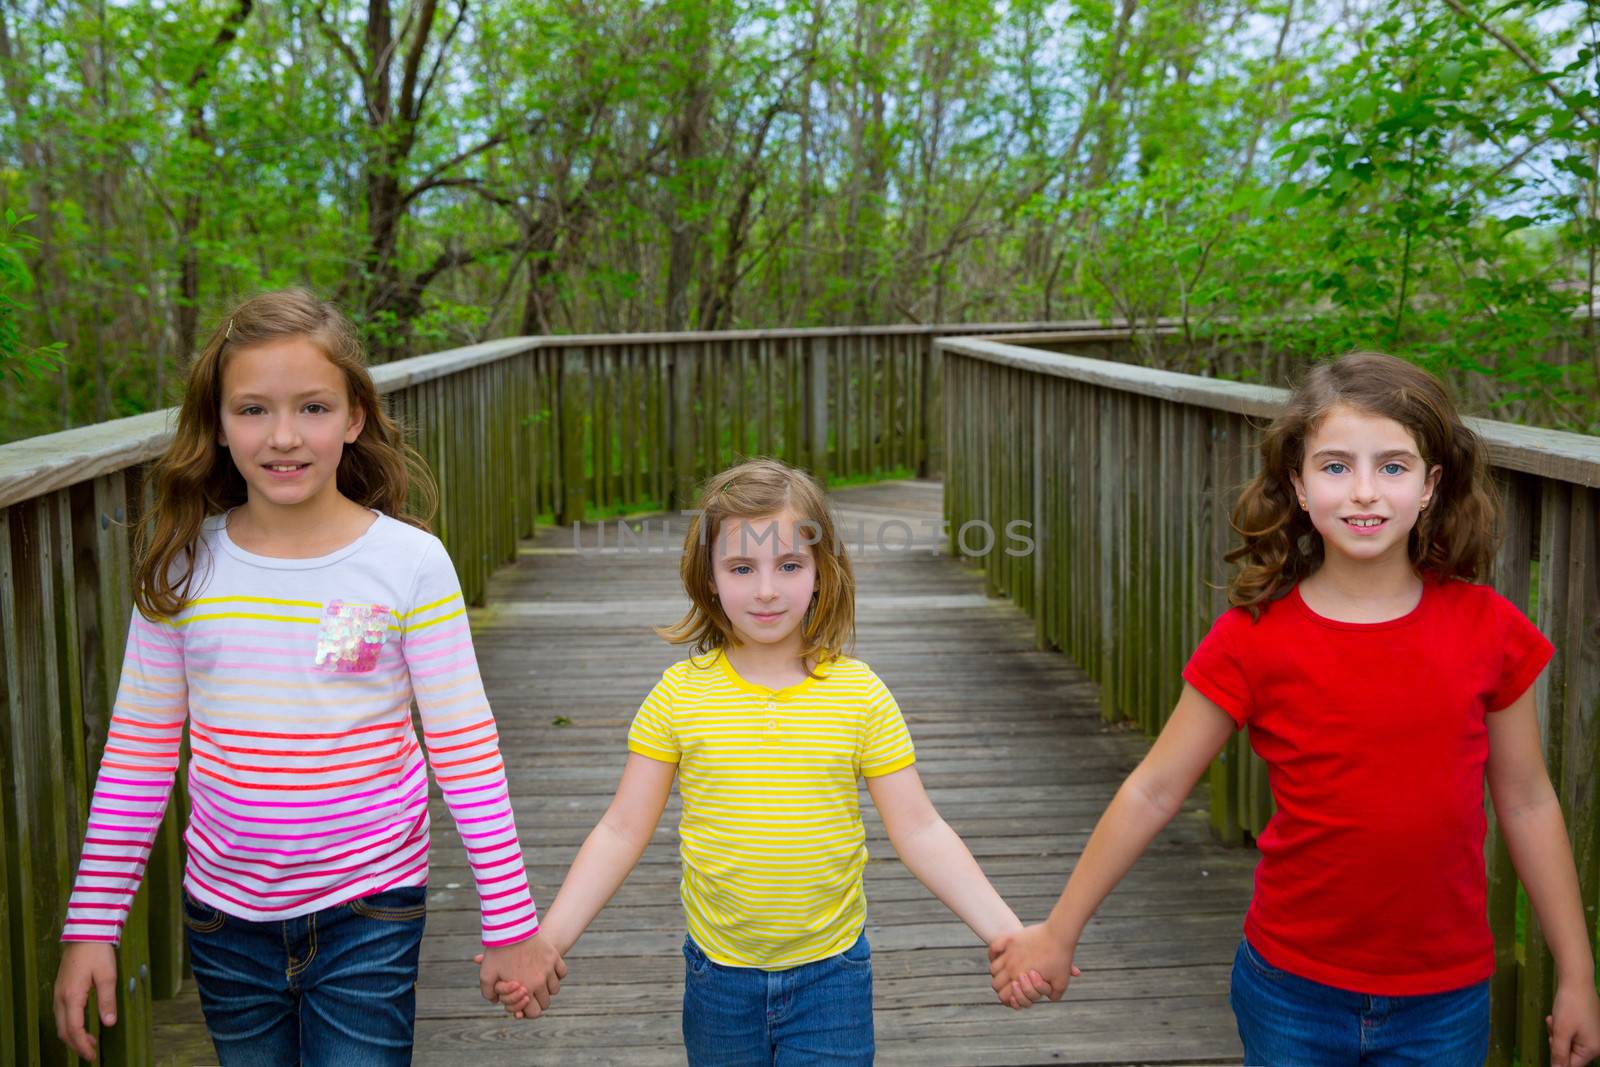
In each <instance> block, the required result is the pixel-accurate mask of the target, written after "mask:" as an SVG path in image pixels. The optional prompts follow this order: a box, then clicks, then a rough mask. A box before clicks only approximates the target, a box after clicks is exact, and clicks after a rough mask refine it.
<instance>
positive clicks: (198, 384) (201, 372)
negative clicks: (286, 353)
mask: <svg viewBox="0 0 1600 1067" xmlns="http://www.w3.org/2000/svg"><path fill="white" fill-rule="evenodd" d="M292 337H298V338H305V339H306V340H308V341H310V342H311V343H312V344H314V345H316V346H317V347H318V348H320V349H321V350H322V352H323V354H324V355H326V356H327V357H328V362H330V363H332V364H333V365H334V366H335V367H337V368H339V370H340V371H342V372H343V373H344V380H345V385H346V387H347V388H348V390H349V399H350V405H351V407H352V408H353V409H354V408H359V409H360V410H361V411H362V412H364V413H365V414H366V424H365V425H364V426H363V427H362V429H361V435H360V436H359V437H357V438H356V439H355V441H353V442H352V443H350V444H348V445H345V446H344V454H343V455H342V456H341V457H340V459H339V470H338V474H337V476H336V477H337V479H338V487H339V492H341V493H343V494H344V495H345V496H346V497H349V498H350V499H351V500H353V501H355V502H356V503H358V504H360V505H362V506H363V507H368V508H376V509H377V510H379V511H381V512H383V513H384V514H385V515H389V516H392V517H393V518H396V519H399V520H400V521H402V522H407V523H410V524H411V525H413V526H418V527H421V528H422V529H427V526H428V520H429V519H430V518H432V516H433V511H434V508H435V506H436V504H437V500H438V492H437V489H436V487H435V485H434V481H433V475H432V473H431V472H430V471H429V470H428V467H427V464H426V463H424V462H423V459H422V457H421V456H420V455H419V454H418V453H417V451H416V450H415V449H413V448H412V447H411V446H410V445H408V444H406V442H405V439H404V437H403V436H402V435H401V430H400V426H399V424H398V423H397V422H396V421H395V420H394V419H393V418H391V417H390V416H389V415H388V413H387V412H385V411H384V409H383V404H382V402H381V401H380V400H379V398H378V390H377V388H376V387H375V386H374V385H373V384H372V375H371V374H369V373H368V372H367V360H366V352H365V350H364V349H363V348H362V345H361V339H360V337H359V336H358V335H357V334H356V330H355V327H354V326H353V325H352V324H351V323H350V320H349V319H347V318H345V317H344V315H343V314H341V313H340V311H339V309H338V308H336V307H334V306H333V305H332V304H330V303H328V302H327V301H325V300H320V299H318V298H317V297H316V296H314V295H312V294H311V293H310V292H308V291H306V290H305V289H281V290H278V291H276V292H269V293H262V294H260V295H259V296H253V297H251V298H250V299H249V300H246V301H245V302H244V303H242V304H240V305H239V306H238V307H236V308H234V309H233V311H231V312H229V313H228V314H227V315H226V316H224V317H223V318H222V320H221V321H220V322H218V323H217V326H216V329H214V330H212V331H211V336H210V338H208V339H207V341H206V343H205V347H203V348H201V349H200V353H199V354H198V355H197V356H195V359H194V362H193V363H192V364H191V365H190V367H189V381H188V385H187V387H186V389H185V390H184V394H183V405H182V406H181V407H180V408H179V409H178V424H177V427H176V429H175V430H174V432H173V437H172V443H171V444H169V445H168V446H167V450H166V451H165V452H164V453H162V455H161V457H160V458H159V459H157V460H156V461H155V463H154V464H153V465H152V466H151V470H150V479H151V482H152V488H153V493H152V497H153V499H152V502H151V506H150V508H149V509H148V511H147V512H146V514H145V516H144V518H143V521H141V523H140V525H139V531H138V538H137V558H138V564H137V566H136V568H135V571H134V591H133V597H134V603H136V604H137V605H138V606H139V611H140V612H141V613H142V614H143V615H144V616H145V617H146V618H149V619H157V618H165V617H169V616H172V615H175V614H177V613H178V612H179V611H182V610H183V607H184V605H185V604H187V603H188V602H189V599H190V595H191V594H190V589H191V586H192V585H193V582H194V578H195V574H194V553H195V543H196V541H197V540H198V539H199V537H200V528H201V525H202V524H203V523H204V522H205V520H206V518H207V517H209V516H211V515H216V514H219V513H221V512H223V511H226V510H227V509H229V508H231V507H236V506H238V505H240V504H243V503H244V502H245V499H246V495H247V494H246V490H245V481H244V476H243V475H242V474H240V473H239V471H238V469H237V468H236V467H235V466H234V465H233V459H232V457H231V456H230V455H229V454H228V450H227V449H226V448H224V447H223V446H222V445H220V444H218V434H219V431H220V430H221V427H222V372H223V370H224V368H225V367H226V366H227V365H228V360H229V358H230V357H231V356H232V355H233V354H234V353H235V352H238V351H240V350H242V349H246V348H250V347H252V346H254V345H259V344H264V343H266V342H269V341H277V340H282V339H284V338H292Z"/></svg>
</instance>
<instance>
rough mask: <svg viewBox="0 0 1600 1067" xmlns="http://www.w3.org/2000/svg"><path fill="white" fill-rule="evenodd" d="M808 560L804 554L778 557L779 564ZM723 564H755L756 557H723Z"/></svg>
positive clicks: (789, 554)
mask: <svg viewBox="0 0 1600 1067" xmlns="http://www.w3.org/2000/svg"><path fill="white" fill-rule="evenodd" d="M806 558H807V557H806V554H805V553H804V552H785V553H784V554H783V555H781V556H779V557H778V562H779V563H785V562H787V561H789V560H791V559H806ZM722 562H723V563H754V562H755V557H754V556H723V557H722Z"/></svg>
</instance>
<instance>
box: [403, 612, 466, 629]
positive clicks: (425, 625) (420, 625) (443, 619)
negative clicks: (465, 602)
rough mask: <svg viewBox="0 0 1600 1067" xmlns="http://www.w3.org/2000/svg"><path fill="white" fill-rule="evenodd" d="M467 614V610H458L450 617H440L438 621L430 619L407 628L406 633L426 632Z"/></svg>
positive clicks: (449, 615)
mask: <svg viewBox="0 0 1600 1067" xmlns="http://www.w3.org/2000/svg"><path fill="white" fill-rule="evenodd" d="M466 613H467V609H466V608H457V609H456V610H455V611H452V612H451V613H450V614H448V615H440V616H439V617H438V618H437V619H429V620H428V621H427V622H419V623H417V624H416V625H415V626H407V627H406V631H405V632H406V633H408V634H413V633H416V632H417V631H418V630H426V629H427V628H428V627H430V626H432V625H433V624H434V623H438V622H447V621H449V620H450V619H453V618H455V617H456V616H458V615H465V614H466ZM412 614H413V615H415V614H416V612H412Z"/></svg>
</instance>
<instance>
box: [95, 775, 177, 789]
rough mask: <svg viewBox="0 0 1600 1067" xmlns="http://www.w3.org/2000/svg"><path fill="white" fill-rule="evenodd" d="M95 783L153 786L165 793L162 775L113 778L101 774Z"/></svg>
mask: <svg viewBox="0 0 1600 1067" xmlns="http://www.w3.org/2000/svg"><path fill="white" fill-rule="evenodd" d="M95 782H96V783H99V782H110V783H111V784H113V785H153V786H157V787H158V788H160V789H161V791H162V792H163V793H165V792H166V788H165V776H164V775H163V776H161V777H157V778H113V777H111V776H110V775H109V774H102V775H101V776H100V777H98V778H96V779H95Z"/></svg>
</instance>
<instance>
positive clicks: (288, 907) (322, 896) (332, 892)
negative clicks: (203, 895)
mask: <svg viewBox="0 0 1600 1067" xmlns="http://www.w3.org/2000/svg"><path fill="white" fill-rule="evenodd" d="M413 858H414V857H407V859H406V860H405V861H402V862H409V861H410V860H411V859H413ZM427 869H428V863H427V860H423V862H422V865H421V866H420V867H416V868H413V869H412V870H411V871H407V872H405V873H404V874H401V875H400V876H399V878H396V879H394V881H391V882H389V883H388V884H387V885H385V886H384V888H385V889H387V888H388V886H390V885H394V884H395V882H398V881H401V880H403V879H404V878H406V877H407V875H409V874H412V873H414V872H415V871H418V870H423V871H425V870H427ZM392 870H393V868H390V869H389V870H386V871H380V872H378V877H382V876H383V875H386V874H388V873H390V871H392ZM189 877H190V878H193V879H194V881H195V884H197V885H199V886H202V887H203V888H204V889H205V890H206V892H207V893H210V894H211V895H212V896H216V897H220V898H221V899H223V900H226V901H228V902H229V903H232V904H237V905H238V906H239V907H241V908H243V909H245V910H247V911H266V912H283V911H293V910H294V909H296V908H298V907H300V906H301V905H304V904H307V903H310V902H312V901H316V900H326V899H328V898H330V897H334V896H337V895H338V894H339V893H341V892H343V891H344V890H346V889H349V888H350V887H351V886H353V885H357V884H359V883H360V882H361V881H362V879H360V878H355V879H351V880H350V881H348V882H346V883H344V884H343V885H339V886H334V887H333V888H331V889H329V890H327V891H326V892H323V893H314V894H311V895H310V896H304V897H302V898H301V899H300V900H299V901H297V902H295V903H292V904H283V905H279V906H277V907H267V906H264V905H262V904H260V903H257V902H248V903H247V902H245V901H243V900H238V899H235V898H234V897H232V896H230V895H228V894H227V893H223V892H221V891H220V890H218V889H217V888H216V887H215V886H213V885H211V884H210V883H208V882H206V881H205V879H203V878H201V877H199V876H198V875H197V874H196V873H195V872H194V871H193V870H190V871H189Z"/></svg>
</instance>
